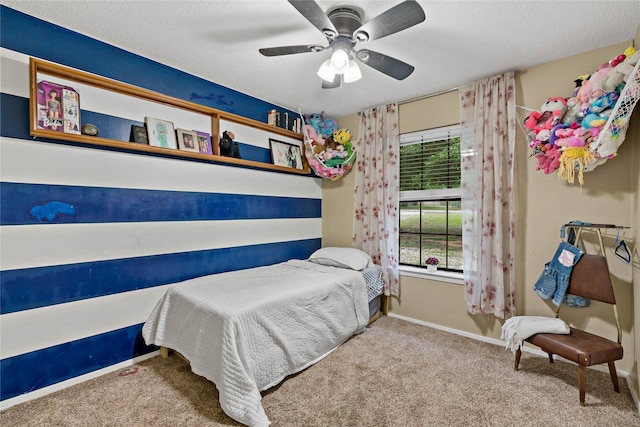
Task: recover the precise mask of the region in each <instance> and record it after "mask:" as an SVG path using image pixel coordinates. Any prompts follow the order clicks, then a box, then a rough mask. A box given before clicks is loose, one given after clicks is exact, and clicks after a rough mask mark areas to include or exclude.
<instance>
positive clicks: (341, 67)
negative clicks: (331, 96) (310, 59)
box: [331, 48, 349, 74]
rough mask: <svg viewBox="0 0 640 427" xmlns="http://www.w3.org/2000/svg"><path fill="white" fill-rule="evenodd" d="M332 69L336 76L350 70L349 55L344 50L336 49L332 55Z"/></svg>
mask: <svg viewBox="0 0 640 427" xmlns="http://www.w3.org/2000/svg"><path fill="white" fill-rule="evenodd" d="M331 67H332V68H333V71H334V72H335V73H336V74H343V73H344V72H345V71H347V69H349V54H348V53H347V52H346V51H345V50H344V49H340V48H338V49H335V50H334V52H333V54H332V55H331Z"/></svg>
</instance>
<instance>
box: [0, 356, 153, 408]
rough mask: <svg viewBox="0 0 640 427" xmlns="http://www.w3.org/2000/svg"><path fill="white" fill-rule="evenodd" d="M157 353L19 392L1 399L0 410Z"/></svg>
mask: <svg viewBox="0 0 640 427" xmlns="http://www.w3.org/2000/svg"><path fill="white" fill-rule="evenodd" d="M159 354H160V350H156V351H153V352H151V353H147V354H143V355H142V356H138V357H134V358H133V359H129V360H125V361H124V362H120V363H116V364H115V365H111V366H107V367H106V368H102V369H98V370H97V371H93V372H89V373H88V374H84V375H80V376H78V377H74V378H70V379H68V380H66V381H61V382H59V383H56V384H53V385H50V386H48V387H43V388H40V389H38V390H35V391H32V392H30V393H25V394H21V395H20V396H16V397H12V398H10V399H7V400H3V401H2V402H0V411H3V410H5V409H8V408H10V407H12V406H15V405H18V404H20V403H25V402H28V401H30V400H34V399H37V398H39V397H42V396H46V395H48V394H51V393H54V392H56V391H58V390H62V389H65V388H67V387H71V386H73V385H76V384H80V383H83V382H85V381H88V380H91V379H94V378H98V377H100V376H102V375H105V374H108V373H111V372H115V371H118V370H120V369H122V368H126V367H128V366H131V365H135V364H136V363H139V362H142V361H143V360H147V359H150V358H152V357H155V356H158V355H159Z"/></svg>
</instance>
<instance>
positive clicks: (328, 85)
mask: <svg viewBox="0 0 640 427" xmlns="http://www.w3.org/2000/svg"><path fill="white" fill-rule="evenodd" d="M341 85H342V75H341V74H336V76H335V77H334V78H333V81H332V82H328V81H326V80H322V89H335V88H337V87H340V86H341Z"/></svg>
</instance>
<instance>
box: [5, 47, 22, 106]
mask: <svg viewBox="0 0 640 427" xmlns="http://www.w3.org/2000/svg"><path fill="white" fill-rule="evenodd" d="M0 92H2V93H8V94H9V95H15V96H21V97H23V98H29V57H28V56H27V55H25V54H22V53H18V52H15V51H13V50H9V49H5V48H0Z"/></svg>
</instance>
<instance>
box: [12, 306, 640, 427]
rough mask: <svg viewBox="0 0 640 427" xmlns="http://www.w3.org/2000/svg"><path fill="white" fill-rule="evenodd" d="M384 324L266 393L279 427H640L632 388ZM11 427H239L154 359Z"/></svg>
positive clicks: (195, 384)
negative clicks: (580, 383)
mask: <svg viewBox="0 0 640 427" xmlns="http://www.w3.org/2000/svg"><path fill="white" fill-rule="evenodd" d="M620 391H621V393H615V392H614V391H613V386H612V385H611V380H610V378H609V374H608V373H605V372H599V371H596V370H593V369H589V370H588V371H587V396H586V404H587V406H586V407H581V406H580V405H579V401H578V389H577V368H576V366H575V365H573V364H570V363H565V362H560V361H557V362H556V363H554V364H550V363H549V362H548V359H547V358H543V357H538V356H533V355H531V354H528V353H523V356H522V361H521V363H520V370H519V371H514V370H513V354H512V353H511V352H510V351H508V350H505V349H504V348H503V347H501V346H496V345H492V344H488V343H483V342H479V341H476V340H473V339H469V338H465V337H461V336H458V335H455V334H450V333H447V332H443V331H439V330H435V329H432V328H428V327H426V326H422V325H417V324H413V323H410V322H407V321H404V320H400V319H396V318H391V317H382V318H380V319H378V320H377V321H376V322H375V323H374V324H373V325H371V326H370V328H369V330H367V331H366V332H365V333H363V334H360V335H358V336H356V337H353V338H352V339H351V340H349V341H348V342H347V343H345V344H344V345H342V346H341V347H340V348H338V349H337V350H336V351H334V352H333V353H331V354H330V355H329V356H327V357H326V358H325V359H323V360H322V361H320V362H319V363H317V364H316V365H314V366H312V367H310V368H308V369H306V370H305V371H303V372H301V373H299V374H297V375H294V376H291V377H289V378H287V379H286V380H285V381H283V382H282V383H281V384H280V385H278V386H276V387H274V388H272V389H270V390H267V391H266V392H264V393H263V399H262V403H263V406H264V408H265V411H266V413H267V416H268V417H269V418H270V420H271V421H272V425H273V426H398V427H400V426H402V427H405V426H416V427H420V426H506V425H510V426H563V427H564V426H594V427H596V426H597V427H600V426H640V417H639V416H638V413H637V411H636V408H635V405H634V402H633V399H632V397H631V393H630V391H629V388H628V386H627V383H626V380H625V379H623V378H621V380H620ZM0 424H1V425H2V426H4V427H8V426H236V425H239V424H238V423H236V422H234V421H233V420H232V419H230V418H228V417H227V416H226V415H225V414H224V413H223V412H222V410H221V409H220V405H219V404H218V393H217V390H216V388H215V386H214V384H213V383H211V382H209V381H208V380H206V379H204V378H202V377H199V376H197V375H195V374H193V373H192V372H191V370H190V368H189V366H188V365H187V363H186V362H184V361H183V360H182V359H181V358H179V357H177V356H175V355H171V356H170V357H169V358H168V359H162V358H160V357H155V358H152V359H149V360H146V361H144V362H142V363H139V364H137V365H134V366H132V367H130V368H126V369H123V370H120V371H118V372H114V373H110V374H107V375H104V376H102V377H100V378H97V379H95V380H91V381H88V382H85V383H82V384H79V385H76V386H73V387H70V388H67V389H65V390H62V391H59V392H56V393H53V394H51V395H48V396H45V397H42V398H39V399H37V400H34V401H30V402H26V403H24V404H20V405H17V406H14V407H12V408H9V409H7V410H5V411H2V412H1V413H0Z"/></svg>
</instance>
